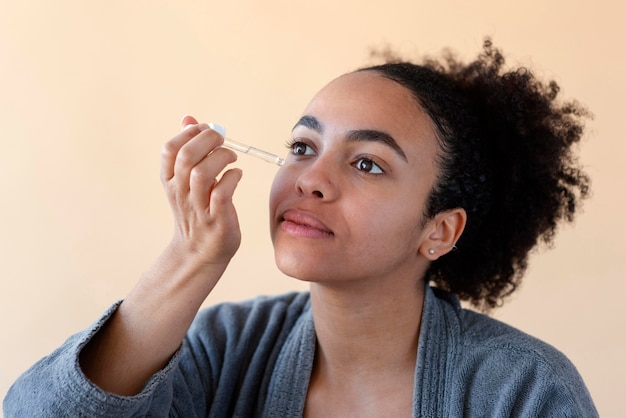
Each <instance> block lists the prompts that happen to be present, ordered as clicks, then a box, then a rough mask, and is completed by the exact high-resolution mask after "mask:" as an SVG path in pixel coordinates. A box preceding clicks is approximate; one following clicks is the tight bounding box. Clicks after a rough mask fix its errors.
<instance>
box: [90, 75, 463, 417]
mask: <svg viewBox="0 0 626 418" xmlns="http://www.w3.org/2000/svg"><path fill="white" fill-rule="evenodd" d="M303 116H304V118H303V119H301V120H300V121H299V122H298V124H296V127H295V128H294V130H293V137H294V140H295V144H294V146H293V147H292V150H291V152H290V155H289V156H288V158H287V160H286V163H285V165H284V166H283V167H282V168H281V169H280V170H279V172H278V174H277V175H276V178H275V181H274V183H273V187H272V191H271V196H270V214H271V219H270V230H271V235H272V240H273V243H274V248H275V259H276V263H277V265H278V267H279V268H280V269H281V270H282V271H283V272H284V273H286V274H288V275H291V276H293V277H296V278H298V279H301V280H306V281H309V282H310V283H311V299H312V305H313V315H314V320H315V326H316V332H317V337H318V348H317V353H316V361H315V365H314V370H313V374H312V376H311V381H310V386H309V391H308V396H307V402H306V410H305V415H307V416H374V415H375V416H383V415H387V416H399V415H409V414H410V410H411V402H412V389H413V372H414V368H415V354H416V350H417V339H418V335H419V327H420V321H421V308H422V304H423V298H424V294H423V284H424V283H423V279H422V278H423V276H424V273H425V271H426V269H427V268H428V265H429V263H430V262H431V261H433V260H435V259H437V258H438V257H440V256H442V255H444V254H446V253H447V252H448V251H449V250H450V249H451V248H452V246H453V245H454V243H455V242H456V241H457V240H458V237H459V236H460V234H461V232H462V230H463V227H464V225H465V218H466V216H465V212H464V211H463V210H462V209H456V210H451V211H448V212H445V213H441V214H438V215H437V216H436V217H435V218H434V219H428V220H424V219H422V213H423V209H424V202H425V199H426V197H427V196H428V192H429V191H430V189H431V188H432V185H433V184H434V181H435V179H436V177H437V167H436V164H435V162H434V161H435V156H436V153H437V143H436V140H435V136H434V133H433V130H432V127H431V123H430V120H429V119H428V117H427V116H426V115H425V114H424V112H423V111H422V109H421V108H420V107H419V105H418V104H417V103H416V102H415V100H414V99H413V98H412V96H411V95H410V93H409V92H408V91H407V90H406V89H405V88H404V87H402V86H400V85H399V84H397V83H395V82H393V81H390V80H388V79H386V78H383V77H381V76H379V75H377V74H375V73H372V72H363V73H353V74H349V75H346V76H342V77H340V78H338V79H336V80H334V81H332V82H331V83H330V84H329V85H327V86H326V87H325V88H324V89H322V90H321V91H320V93H318V94H317V95H316V96H315V97H314V99H313V100H312V101H311V103H310V104H309V106H308V107H307V108H306V110H305V112H304V113H303ZM182 126H183V127H186V128H185V129H184V130H182V131H181V133H179V134H178V135H177V136H175V137H174V138H172V139H171V140H170V141H169V142H168V143H166V144H165V145H164V147H163V150H162V158H161V166H162V169H161V179H162V182H163V185H164V188H165V191H166V194H167V197H168V200H169V203H170V206H171V207H172V212H173V214H174V220H175V229H174V234H173V237H172V240H171V242H170V244H169V245H168V247H167V248H166V249H165V251H164V252H163V254H162V255H161V256H160V257H159V259H158V260H157V261H156V263H155V264H154V266H153V267H152V268H151V269H150V270H148V272H147V273H146V274H145V275H144V276H143V277H142V278H141V279H140V281H139V282H138V284H137V285H136V286H135V288H134V289H133V290H132V291H131V293H130V294H129V295H128V296H127V297H126V298H125V300H124V302H123V303H122V304H121V305H120V307H119V309H118V310H117V311H116V313H115V314H114V315H113V316H112V317H111V319H110V320H109V321H108V323H107V325H106V326H105V327H104V328H103V329H102V330H101V331H100V332H99V333H98V334H97V335H96V336H95V337H94V338H93V339H92V340H91V341H90V342H89V344H88V345H87V346H86V347H85V349H83V351H82V353H81V356H80V364H81V367H82V368H83V371H84V372H85V374H86V375H87V377H88V378H89V379H90V380H92V381H93V382H94V383H96V384H97V385H99V386H100V387H101V388H103V389H104V390H107V391H109V392H113V393H117V394H121V395H133V394H136V393H138V392H140V390H141V388H142V387H143V385H144V384H145V382H146V381H147V380H148V379H149V378H150V376H152V374H154V373H155V372H156V371H158V370H160V369H161V368H162V367H163V366H164V365H165V364H166V363H167V361H168V360H169V359H170V358H171V356H172V355H173V353H174V352H175V351H176V349H177V348H178V347H179V346H180V344H181V341H182V339H183V337H184V335H185V333H186V332H187V329H188V328H189V325H190V324H191V321H192V320H193V318H194V316H195V314H196V313H197V311H198V309H199V308H200V305H201V304H202V302H203V301H204V299H205V298H206V296H208V294H209V293H210V292H211V290H212V289H213V287H214V286H215V284H216V283H217V282H218V280H219V279H220V277H221V276H222V274H223V272H224V270H225V269H226V267H227V265H228V263H229V262H230V259H231V258H232V256H233V255H234V254H235V252H236V250H237V248H238V247H239V244H240V240H241V233H240V230H239V224H238V221H237V214H236V210H235V208H234V206H233V204H232V196H233V193H234V191H235V188H236V185H237V183H238V181H239V179H240V178H241V171H240V170H239V169H236V168H231V169H228V165H229V164H230V163H232V162H234V161H235V159H236V155H235V154H234V153H233V152H232V151H230V150H228V149H224V148H220V147H219V146H220V145H221V143H222V141H223V139H222V138H221V137H220V136H219V135H218V134H217V133H215V132H213V131H211V130H210V129H208V126H207V125H205V124H198V122H197V121H196V120H195V119H194V118H192V117H185V118H183V120H182ZM220 173H223V174H222V175H221V176H220ZM429 249H433V250H434V254H430V253H429V251H428V250H429Z"/></svg>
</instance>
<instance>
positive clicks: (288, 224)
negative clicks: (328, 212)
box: [281, 209, 335, 238]
mask: <svg viewBox="0 0 626 418" xmlns="http://www.w3.org/2000/svg"><path fill="white" fill-rule="evenodd" d="M281 229H282V230H283V231H285V232H287V233H289V234H290V235H295V236H299V237H304V238H328V237H332V236H334V235H335V234H334V233H333V231H331V230H330V229H329V228H328V227H327V226H326V225H324V223H323V222H321V221H320V220H319V219H317V218H316V217H314V216H312V215H310V214H308V213H306V212H302V211H300V210H295V209H290V210H287V211H286V212H285V213H283V216H282V218H281Z"/></svg>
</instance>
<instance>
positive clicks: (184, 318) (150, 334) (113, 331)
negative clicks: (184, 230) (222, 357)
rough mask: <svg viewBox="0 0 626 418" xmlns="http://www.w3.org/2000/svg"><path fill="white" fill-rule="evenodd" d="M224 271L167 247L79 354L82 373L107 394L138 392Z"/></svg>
mask: <svg viewBox="0 0 626 418" xmlns="http://www.w3.org/2000/svg"><path fill="white" fill-rule="evenodd" d="M225 268H226V264H217V265H216V264H211V265H207V264H204V263H202V262H199V261H195V260H193V256H191V257H190V256H188V255H185V254H179V251H177V250H175V249H173V248H172V246H170V247H168V248H167V249H166V250H165V252H164V253H163V254H162V255H161V257H159V259H158V260H157V262H156V263H155V264H154V266H153V267H152V268H151V269H150V270H149V271H148V272H147V273H146V274H145V275H144V277H143V278H142V279H141V280H140V281H139V283H138V284H137V285H136V286H135V288H134V289H133V290H132V291H131V292H130V294H129V295H128V296H127V298H126V299H125V300H124V302H123V303H122V304H121V305H120V307H119V308H118V310H117V311H116V312H115V314H114V315H113V316H112V317H111V319H110V320H109V321H108V323H107V324H106V325H105V327H104V328H103V329H102V330H100V332H99V333H98V334H96V335H95V336H94V338H93V339H92V340H91V341H90V342H89V343H88V345H87V346H86V347H85V348H84V349H83V351H82V352H81V355H80V365H81V368H82V369H83V372H84V373H85V375H86V376H87V377H88V378H89V379H90V380H91V381H92V382H94V383H95V384H96V385H98V386H99V387H100V388H102V389H104V390H106V391H108V392H111V393H116V394H119V395H134V394H137V393H139V392H140V391H141V389H142V387H143V385H144V384H145V383H146V381H147V380H148V379H149V378H150V376H152V375H153V374H154V373H155V372H157V371H158V370H160V369H161V368H163V367H164V366H165V365H166V364H167V362H168V361H169V359H170V358H171V356H172V355H173V354H174V352H175V351H176V350H177V349H178V347H179V346H180V344H181V342H182V340H183V338H184V336H185V333H186V332H187V330H188V328H189V326H190V324H191V322H192V321H193V318H194V317H195V315H196V313H197V312H198V309H199V308H200V306H201V304H202V302H203V301H204V299H205V298H206V296H207V295H208V294H209V293H210V291H211V290H212V289H213V287H214V286H215V284H216V283H217V281H218V280H219V278H220V276H221V275H222V273H223V272H224V270H225Z"/></svg>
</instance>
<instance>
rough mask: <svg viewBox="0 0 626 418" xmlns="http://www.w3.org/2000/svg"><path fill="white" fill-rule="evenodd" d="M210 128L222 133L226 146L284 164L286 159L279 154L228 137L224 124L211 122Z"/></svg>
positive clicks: (271, 161)
mask: <svg viewBox="0 0 626 418" xmlns="http://www.w3.org/2000/svg"><path fill="white" fill-rule="evenodd" d="M209 128H211V129H213V130H214V131H215V132H217V133H219V134H220V135H222V137H223V138H224V145H223V146H224V147H226V148H230V149H232V150H234V151H239V152H243V153H244V154H248V155H251V156H253V157H257V158H260V159H262V160H263V161H267V162H268V163H273V164H276V165H278V166H282V165H283V164H284V163H285V160H284V159H283V158H281V157H279V156H278V155H275V154H272V153H270V152H267V151H263V150H260V149H258V148H255V147H251V146H250V145H245V144H242V143H241V142H237V141H234V140H232V139H230V138H226V128H224V127H223V126H222V125H218V124H216V123H212V122H211V123H209Z"/></svg>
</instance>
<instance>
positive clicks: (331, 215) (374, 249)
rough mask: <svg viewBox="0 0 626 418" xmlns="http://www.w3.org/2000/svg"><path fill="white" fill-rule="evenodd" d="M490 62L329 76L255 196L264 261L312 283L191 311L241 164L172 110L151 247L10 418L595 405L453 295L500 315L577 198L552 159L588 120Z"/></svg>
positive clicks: (215, 270)
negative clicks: (266, 190) (130, 280)
mask: <svg viewBox="0 0 626 418" xmlns="http://www.w3.org/2000/svg"><path fill="white" fill-rule="evenodd" d="M503 64H504V60H503V58H502V56H501V54H500V53H499V52H498V51H497V50H495V49H494V48H493V47H492V46H491V43H490V42H489V41H486V43H485V46H484V51H483V54H481V55H480V56H479V57H478V59H476V60H475V61H474V62H472V63H470V64H468V65H465V64H461V63H460V62H458V61H457V60H456V59H454V58H453V57H451V56H448V57H446V59H445V60H444V63H443V64H440V63H438V62H436V61H427V62H425V63H424V64H423V65H414V64H410V63H405V62H391V63H388V64H384V65H382V66H377V67H370V68H365V69H362V70H359V71H356V72H354V73H350V74H346V75H343V76H341V77H339V78H337V79H335V80H333V81H331V82H330V83H329V84H328V85H327V86H325V87H324V88H323V89H322V90H321V91H320V92H319V93H318V94H317V95H316V96H315V97H314V98H313V100H312V101H311V103H310V104H309V105H308V107H307V108H306V109H305V111H304V113H303V115H302V117H301V118H300V120H299V121H298V122H297V123H296V125H295V127H294V129H293V140H292V142H291V143H290V144H289V149H290V152H289V155H288V157H287V159H286V162H285V165H284V166H283V167H282V168H281V169H280V170H279V172H278V174H277V176H276V178H275V181H274V184H273V187H272V191H271V196H270V227H271V235H272V240H273V244H274V249H275V258H276V263H277V265H278V267H279V268H280V270H281V271H283V272H284V273H285V274H287V275H290V276H293V277H295V278H298V279H300V280H306V281H309V282H310V293H308V292H307V293H291V294H287V295H281V296H275V297H263V298H257V299H254V300H252V301H248V302H243V303H239V304H221V305H217V306H215V307H211V308H209V309H206V310H203V311H201V312H200V313H199V314H198V309H199V307H200V305H201V303H202V302H203V300H204V299H205V298H206V296H207V295H208V294H209V293H210V292H211V289H212V288H213V287H214V286H215V284H216V283H217V282H218V280H219V279H220V277H221V275H222V273H223V272H224V270H225V269H226V267H227V265H228V263H229V261H230V259H231V258H232V256H233V255H234V254H235V252H236V250H237V248H238V246H239V242H240V232H239V225H238V222H237V215H236V211H235V208H234V206H233V204H232V195H233V193H234V190H235V188H236V185H237V183H238V181H239V179H240V177H241V171H240V170H238V169H234V168H231V169H227V166H228V164H230V163H232V162H233V161H234V160H235V159H236V155H235V154H234V153H233V152H232V151H230V150H228V149H225V148H221V147H220V144H221V143H222V141H223V138H222V137H221V136H220V135H219V134H218V133H217V132H214V131H212V130H211V129H209V128H208V126H207V125H206V124H200V123H198V121H196V120H195V119H193V118H192V117H185V118H183V121H182V124H183V126H184V127H186V128H185V129H184V130H183V131H182V132H181V133H180V134H179V135H177V136H176V137H174V138H173V139H172V140H170V141H169V142H168V143H167V144H166V145H165V146H164V148H163V152H162V162H161V166H162V172H161V177H162V181H163V183H164V186H165V190H166V193H167V195H168V198H169V201H170V204H171V206H172V209H173V212H174V218H175V224H176V229H175V233H174V236H173V238H172V241H171V243H170V245H169V246H168V247H167V248H166V250H165V251H164V253H163V254H162V255H161V257H160V258H159V260H157V262H156V264H155V265H154V267H153V268H152V269H151V270H150V271H149V272H148V273H147V274H146V275H145V276H144V277H143V278H142V279H141V280H140V281H139V283H138V284H137V286H136V287H135V288H134V289H133V290H132V291H131V293H130V294H129V295H128V297H127V298H126V299H125V300H124V301H123V302H121V303H119V304H116V305H115V306H113V307H112V308H111V309H110V310H109V311H107V312H106V313H105V314H104V316H103V317H102V318H101V319H100V320H99V321H98V322H97V323H96V324H94V326H93V327H91V328H90V329H88V330H86V331H84V332H82V333H80V334H77V335H75V336H73V337H71V338H70V339H69V340H68V341H67V342H66V343H65V344H64V345H63V346H62V347H61V348H59V349H58V350H57V351H55V352H54V353H52V354H51V355H50V356H48V357H46V358H45V359H43V360H42V361H40V362H39V363H37V364H36V365H35V366H33V368H31V369H30V370H29V371H27V372H26V373H25V374H24V375H23V376H22V377H21V378H20V379H19V380H18V381H17V382H16V384H15V385H14V386H13V388H12V389H11V391H10V392H9V395H8V396H7V398H6V400H5V405H4V408H5V409H4V410H5V413H6V414H7V416H17V415H19V414H20V413H24V414H26V412H25V411H27V413H28V414H31V415H33V416H35V415H37V416H39V415H41V416H54V415H62V414H67V413H69V415H86V416H92V415H94V416H96V415H102V416H143V415H149V416H165V415H174V416H185V417H189V416H209V415H210V416H277V417H284V416H302V415H304V416H308V417H315V416H322V417H328V416H359V417H362V416H410V415H412V416H446V417H447V416H461V415H464V416H465V415H467V416H479V415H480V416H485V415H487V416H546V415H563V416H596V415H597V412H596V410H595V407H594V405H593V402H592V400H591V398H590V396H589V393H588V391H587V389H586V388H585V385H584V383H583V381H582V379H581V378H580V376H579V375H578V373H577V372H576V369H575V367H574V366H573V365H572V364H571V363H570V362H569V361H568V360H567V359H566V358H565V357H564V356H563V355H562V354H560V353H559V352H558V351H556V350H555V349H554V348H552V347H550V346H548V345H546V344H544V343H542V342H540V341H538V340H536V339H534V338H532V337H530V336H527V335H525V334H523V333H521V332H520V331H517V330H515V329H513V328H510V327H508V326H506V325H504V324H502V323H500V322H497V321H495V320H492V319H490V318H488V317H487V316H484V315H481V314H478V313H475V312H472V311H467V310H463V309H461V307H460V306H459V303H458V298H460V299H465V300H469V301H470V302H472V303H473V304H474V305H476V306H478V307H481V308H483V309H484V310H488V309H489V308H492V307H495V306H497V305H498V304H499V303H500V302H501V300H502V298H503V297H505V296H506V295H508V294H510V293H511V292H512V291H513V290H515V287H516V285H517V284H518V283H519V280H520V279H521V276H522V274H523V272H524V269H525V267H526V262H527V255H528V252H529V251H530V250H531V249H532V248H533V247H534V246H535V245H536V244H537V243H538V241H545V242H551V240H552V238H553V236H554V232H555V230H556V226H557V224H558V222H559V221H561V220H568V221H569V220H572V219H573V215H574V213H575V211H576V208H577V206H578V203H579V200H580V199H581V198H583V197H585V196H586V194H587V188H588V179H587V177H586V176H585V175H584V173H582V172H581V171H580V170H579V168H578V167H577V166H576V164H575V158H574V156H573V154H572V150H571V147H572V145H573V144H574V143H576V142H577V141H578V140H579V139H580V137H581V135H582V118H583V117H584V116H586V113H585V112H584V110H582V109H581V108H580V107H579V106H577V105H575V104H571V103H566V104H558V103H557V102H556V100H555V99H556V96H557V92H558V88H557V86H556V85H554V84H549V85H544V84H542V83H541V82H539V81H538V80H536V79H535V78H534V77H533V76H532V74H530V73H529V72H528V71H526V70H523V69H520V70H517V71H513V72H508V73H507V72H505V71H503ZM223 170H225V171H224V173H223V175H222V176H221V177H220V179H219V180H217V179H216V178H217V176H218V175H219V173H220V172H222V171H223ZM428 284H433V285H434V286H435V287H430V286H428ZM194 318H195V320H194ZM68 411H71V412H68Z"/></svg>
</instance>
